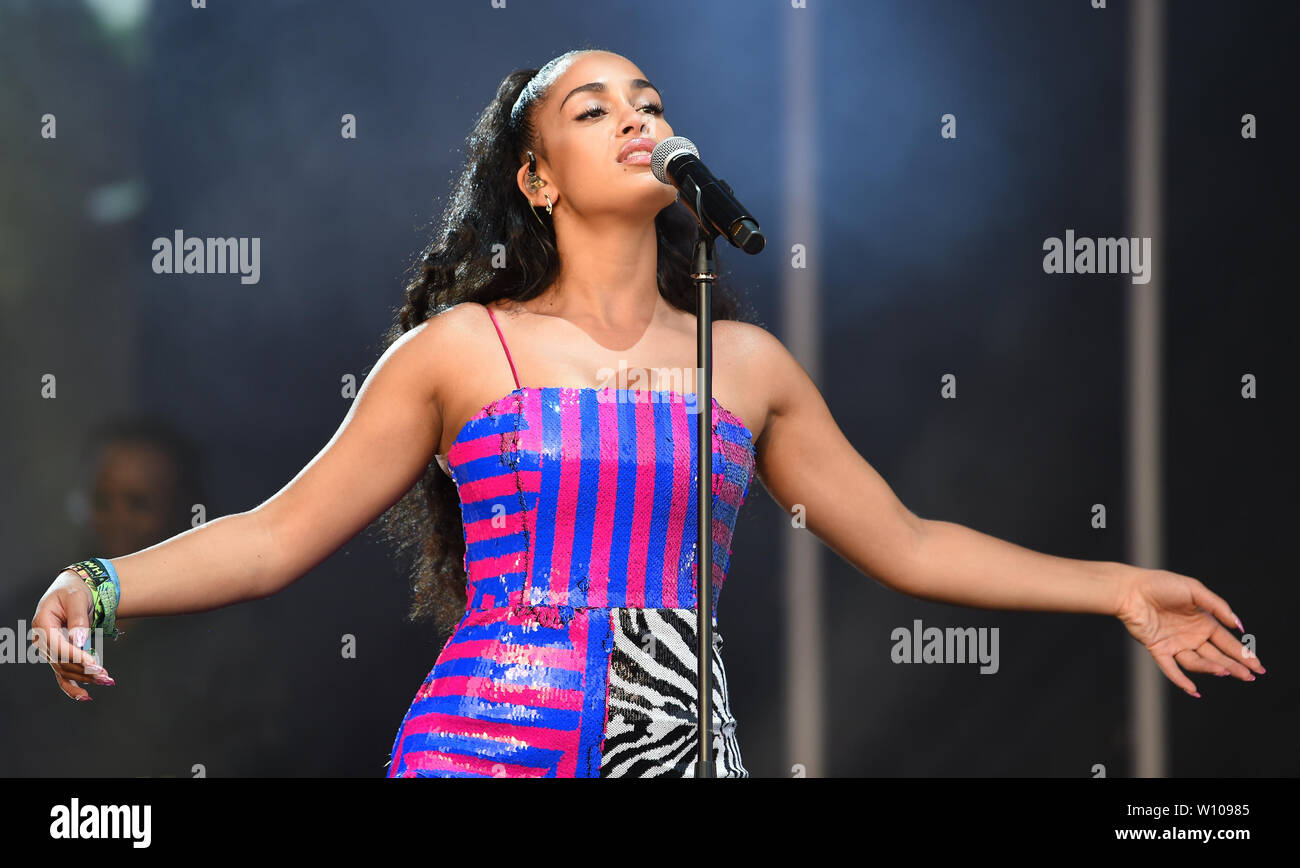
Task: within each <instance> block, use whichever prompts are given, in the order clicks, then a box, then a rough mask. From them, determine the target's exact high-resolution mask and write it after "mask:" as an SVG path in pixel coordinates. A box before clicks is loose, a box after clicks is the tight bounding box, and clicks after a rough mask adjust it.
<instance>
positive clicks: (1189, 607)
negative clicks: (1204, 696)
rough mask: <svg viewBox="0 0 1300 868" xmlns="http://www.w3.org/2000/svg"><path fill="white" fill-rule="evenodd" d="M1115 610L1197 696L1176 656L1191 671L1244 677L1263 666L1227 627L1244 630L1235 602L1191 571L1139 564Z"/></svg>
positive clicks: (1125, 583)
mask: <svg viewBox="0 0 1300 868" xmlns="http://www.w3.org/2000/svg"><path fill="white" fill-rule="evenodd" d="M1115 614H1116V616H1117V617H1118V618H1119V619H1120V621H1122V622H1123V623H1124V626H1125V627H1127V628H1128V631H1129V632H1130V633H1131V634H1133V638H1134V639H1137V640H1138V641H1139V642H1141V643H1142V645H1143V647H1145V648H1146V649H1147V651H1149V652H1150V653H1151V656H1152V657H1154V658H1155V661H1156V663H1157V664H1158V665H1159V666H1160V669H1161V671H1163V672H1164V673H1165V675H1166V676H1168V678H1169V680H1170V681H1172V682H1174V684H1177V685H1178V686H1179V687H1181V688H1182V689H1183V690H1185V691H1186V692H1187V693H1189V694H1191V695H1193V696H1199V695H1200V694H1199V693H1197V691H1196V685H1195V684H1193V683H1192V680H1191V679H1190V678H1188V677H1187V676H1186V675H1184V674H1183V672H1182V670H1180V669H1179V668H1178V666H1176V665H1174V661H1177V662H1178V664H1180V665H1181V666H1182V667H1183V669H1186V670H1188V671H1189V672H1209V673H1212V674H1214V675H1232V676H1234V677H1236V678H1239V679H1241V680H1242V681H1254V680H1255V678H1254V675H1252V674H1251V673H1252V672H1257V673H1260V674H1262V673H1263V672H1264V667H1263V665H1262V664H1261V663H1260V662H1259V658H1257V657H1255V656H1254V655H1253V654H1248V653H1247V651H1246V648H1245V646H1243V645H1242V644H1241V643H1240V642H1238V641H1237V639H1236V637H1234V636H1233V635H1232V634H1231V633H1229V632H1228V631H1227V630H1226V629H1225V628H1224V626H1223V625H1224V624H1226V625H1227V626H1229V627H1234V626H1235V627H1237V628H1238V629H1243V630H1244V628H1242V626H1241V621H1240V620H1238V619H1237V616H1236V615H1234V614H1233V613H1232V608H1231V607H1230V606H1229V605H1228V604H1227V602H1226V601H1225V600H1224V599H1223V598H1222V597H1220V596H1219V595H1218V594H1216V593H1214V592H1213V591H1211V590H1210V589H1209V588H1207V587H1205V585H1203V584H1201V583H1200V582H1199V581H1197V580H1196V579H1193V578H1192V577H1191V576H1184V575H1180V574H1179V573H1173V572H1170V571H1168V570H1144V569H1139V568H1135V569H1134V572H1132V573H1131V574H1129V575H1127V576H1125V578H1124V580H1123V587H1122V589H1121V592H1120V598H1119V605H1118V610H1117V611H1116V613H1115ZM1216 618H1217V619H1218V620H1217V621H1216V620H1215V619H1216ZM1219 622H1222V624H1220V623H1219Z"/></svg>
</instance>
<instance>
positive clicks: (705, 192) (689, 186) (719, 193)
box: [650, 136, 767, 254]
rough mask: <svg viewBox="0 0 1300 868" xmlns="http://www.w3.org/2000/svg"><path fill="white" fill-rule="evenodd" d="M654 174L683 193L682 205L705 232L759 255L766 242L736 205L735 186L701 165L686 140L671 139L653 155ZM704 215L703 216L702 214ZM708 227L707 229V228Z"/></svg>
mask: <svg viewBox="0 0 1300 868" xmlns="http://www.w3.org/2000/svg"><path fill="white" fill-rule="evenodd" d="M650 171H651V172H653V173H654V176H655V177H656V178H658V179H659V180H660V181H661V182H662V183H664V184H670V185H672V186H674V187H676V188H677V189H678V190H680V191H681V193H682V194H683V195H682V201H684V202H685V203H686V207H687V208H690V209H691V213H692V214H694V215H695V219H697V220H699V221H700V223H701V225H705V228H706V229H707V228H709V227H712V228H713V229H714V230H715V233H716V234H718V235H722V236H724V237H725V238H726V239H727V240H728V241H730V242H731V243H732V245H733V246H735V247H739V248H740V249H741V250H743V251H745V252H746V253H751V254H752V253H758V252H759V251H760V250H762V249H763V245H764V244H765V243H767V242H766V239H765V238H764V237H763V230H761V229H759V228H758V221H756V220H755V219H754V217H753V215H751V214H750V213H749V212H748V211H746V210H745V206H743V205H741V204H740V203H739V202H737V201H736V197H735V195H734V194H733V193H732V192H731V186H730V185H729V184H727V182H726V181H723V180H721V179H720V178H715V177H713V173H712V172H710V171H709V170H708V169H707V168H705V166H704V164H703V163H701V162H700V152H699V151H698V150H696V149H695V145H694V143H692V142H691V140H690V139H688V138H686V137H684V136H669V137H668V138H666V139H664V140H663V141H662V142H660V143H659V144H657V145H655V149H654V151H652V152H651V153H650ZM701 211H703V212H704V213H703V214H701V213H700V212H701ZM706 224H707V225H706Z"/></svg>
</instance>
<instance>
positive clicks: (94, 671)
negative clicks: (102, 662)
mask: <svg viewBox="0 0 1300 868" xmlns="http://www.w3.org/2000/svg"><path fill="white" fill-rule="evenodd" d="M86 674H87V675H103V674H105V673H104V667H103V666H96V665H95V664H94V663H87V664H86Z"/></svg>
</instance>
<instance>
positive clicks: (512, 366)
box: [484, 305, 523, 389]
mask: <svg viewBox="0 0 1300 868" xmlns="http://www.w3.org/2000/svg"><path fill="white" fill-rule="evenodd" d="M484 306H485V307H486V305H484ZM487 312H488V316H490V317H492V325H493V326H495V327H496V330H497V337H499V338H500V339H501V349H503V350H505V351H506V361H507V362H509V363H510V375H511V376H513V377H514V378H515V388H516V389H522V388H523V386H520V385H519V374H517V373H516V372H515V360H514V359H512V358H510V347H508V346H506V336H505V335H503V334H501V326H499V325H497V318H496V314H494V313H492V308H490V307H489V308H488V309H487Z"/></svg>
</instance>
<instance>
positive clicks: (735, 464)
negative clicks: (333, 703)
mask: <svg viewBox="0 0 1300 868" xmlns="http://www.w3.org/2000/svg"><path fill="white" fill-rule="evenodd" d="M638 399H639V400H638ZM713 407H714V413H713V423H714V433H713V438H712V443H713V456H712V458H713V460H712V467H713V495H714V496H713V507H712V515H713V528H712V530H713V532H712V540H711V556H712V559H713V564H714V567H713V593H712V600H711V601H710V611H711V614H712V617H713V620H714V622H715V623H716V621H717V601H718V597H719V593H720V591H721V588H722V584H723V582H724V581H725V579H726V575H727V569H728V567H729V565H730V556H731V539H732V534H733V531H734V529H735V524H736V518H737V514H738V512H739V510H740V508H741V506H742V504H743V503H744V499H745V496H746V494H747V493H748V489H749V484H750V482H751V480H752V478H753V471H754V463H755V452H754V445H753V437H752V434H751V432H750V431H749V429H748V428H747V427H746V426H745V424H744V422H743V421H741V419H740V418H739V417H738V416H736V415H735V414H734V413H731V412H730V411H728V410H727V409H726V408H724V407H723V406H722V405H721V404H719V403H718V402H717V401H716V399H715V400H714V403H713ZM694 410H695V408H694V396H693V395H691V396H683V395H681V394H679V393H676V392H669V391H654V392H645V391H640V392H637V391H631V390H622V389H617V390H616V389H593V388H577V387H551V388H530V387H524V388H519V389H516V390H515V391H513V392H511V393H509V394H508V395H505V396H503V397H501V398H499V399H497V400H496V401H494V402H492V403H491V404H489V405H488V406H486V407H484V408H483V409H482V410H480V411H479V412H478V413H476V414H475V415H474V417H473V418H471V419H470V420H469V422H467V423H466V424H465V426H464V427H463V428H462V429H461V431H460V432H459V433H458V434H457V436H456V439H455V441H454V442H453V444H452V446H451V448H450V449H449V450H448V455H447V459H448V464H449V467H450V469H451V473H452V476H453V478H454V479H455V481H456V486H457V490H458V492H459V495H460V501H461V514H462V519H463V523H464V530H465V541H466V546H465V571H466V575H467V579H468V601H467V605H466V611H465V616H464V617H463V618H462V620H461V622H460V623H459V624H458V626H457V628H456V630H455V632H454V633H453V634H452V636H451V638H450V639H449V640H448V642H447V644H446V646H444V648H443V650H442V653H441V654H440V655H439V657H438V659H437V661H436V662H435V664H434V666H433V669H432V670H431V671H430V673H429V675H428V677H427V678H426V679H425V682H424V684H423V685H422V686H421V688H420V690H419V692H418V693H417V695H416V698H415V701H414V702H413V703H412V705H411V708H410V709H409V710H408V712H407V715H406V718H405V719H404V720H403V722H402V726H401V728H400V730H399V732H398V736H397V739H396V741H395V742H394V745H393V754H392V763H391V765H390V768H389V771H388V776H389V777H402V776H457V775H469V776H481V775H496V776H502V775H504V776H526V775H536V776H560V777H569V776H596V775H597V774H598V773H599V768H600V743H601V741H602V738H603V733H604V725H605V717H606V702H605V692H606V690H607V686H608V672H607V666H608V663H609V659H610V653H611V650H612V640H611V638H610V637H611V630H612V615H611V612H612V610H614V609H619V608H647V609H694V608H695V607H696V594H695V577H696V551H697V545H696V539H697V534H696V525H697V523H698V522H697V513H696V474H695V469H696V467H695V465H696V435H695V432H696V428H697V425H698V421H699V415H698V414H697V413H696V412H695V411H694Z"/></svg>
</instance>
